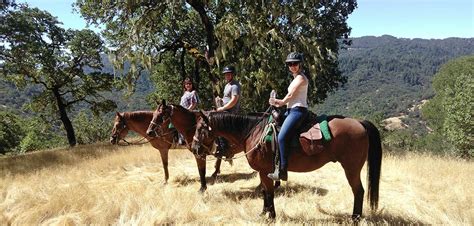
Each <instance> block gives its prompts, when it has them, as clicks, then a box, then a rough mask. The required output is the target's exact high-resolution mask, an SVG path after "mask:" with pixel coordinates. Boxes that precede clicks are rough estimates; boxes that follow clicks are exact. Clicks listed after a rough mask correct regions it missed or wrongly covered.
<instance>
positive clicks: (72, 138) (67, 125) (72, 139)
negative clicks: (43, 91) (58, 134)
mask: <svg viewBox="0 0 474 226" xmlns="http://www.w3.org/2000/svg"><path fill="white" fill-rule="evenodd" d="M53 94H54V97H55V98H56V103H57V105H58V109H59V116H60V118H61V121H62V122H63V126H64V129H66V135H67V140H68V142H69V145H70V146H71V147H73V146H75V145H76V134H75V133H74V127H73V126H72V123H71V120H69V117H68V116H67V112H66V105H65V104H64V102H63V100H62V99H61V94H60V93H59V89H58V88H53Z"/></svg>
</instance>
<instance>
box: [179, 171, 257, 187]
mask: <svg viewBox="0 0 474 226" xmlns="http://www.w3.org/2000/svg"><path fill="white" fill-rule="evenodd" d="M256 175H257V172H251V173H233V174H224V175H219V176H217V178H214V177H211V176H209V177H206V181H207V182H209V184H214V183H216V182H226V183H233V182H235V181H238V180H249V179H251V178H254V177H255V176H256ZM173 182H174V183H176V184H177V185H178V186H187V185H189V184H192V183H199V176H197V175H196V176H195V177H188V176H181V177H176V178H175V179H174V180H173Z"/></svg>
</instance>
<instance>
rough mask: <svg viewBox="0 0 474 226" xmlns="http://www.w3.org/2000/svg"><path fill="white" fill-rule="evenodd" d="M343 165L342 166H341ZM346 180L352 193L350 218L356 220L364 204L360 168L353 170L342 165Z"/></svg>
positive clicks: (360, 214)
mask: <svg viewBox="0 0 474 226" xmlns="http://www.w3.org/2000/svg"><path fill="white" fill-rule="evenodd" d="M343 167H344V166H343ZM344 172H345V174H346V178H347V181H348V182H349V185H350V186H351V188H352V193H353V194H354V208H353V210H352V219H354V220H358V219H359V218H360V217H362V206H363V204H364V187H363V186H362V181H361V180H360V169H359V170H353V169H348V168H346V167H344Z"/></svg>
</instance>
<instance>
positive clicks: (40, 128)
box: [16, 117, 66, 153]
mask: <svg viewBox="0 0 474 226" xmlns="http://www.w3.org/2000/svg"><path fill="white" fill-rule="evenodd" d="M55 126H56V125H53V124H51V123H49V122H47V121H46V120H45V119H43V118H41V117H28V118H24V119H22V120H21V127H22V131H24V136H23V137H22V139H21V142H20V144H19V146H18V147H17V148H16V149H17V150H16V151H18V152H20V153H25V152H29V151H35V150H41V149H49V148H54V147H58V146H62V145H65V144H66V143H65V142H64V139H63V138H62V137H63V136H64V135H63V134H60V133H58V132H57V129H55Z"/></svg>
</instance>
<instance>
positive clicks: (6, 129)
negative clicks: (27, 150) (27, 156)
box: [0, 111, 24, 154]
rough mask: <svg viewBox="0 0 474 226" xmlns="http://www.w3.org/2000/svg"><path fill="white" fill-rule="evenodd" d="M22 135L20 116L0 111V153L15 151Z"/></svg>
mask: <svg viewBox="0 0 474 226" xmlns="http://www.w3.org/2000/svg"><path fill="white" fill-rule="evenodd" d="M23 136H24V131H23V128H22V127H21V119H20V117H18V116H17V115H16V114H14V113H12V112H7V111H0V154H5V153H7V152H11V151H15V150H16V148H17V146H18V145H19V144H20V141H21V139H22V137H23Z"/></svg>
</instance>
